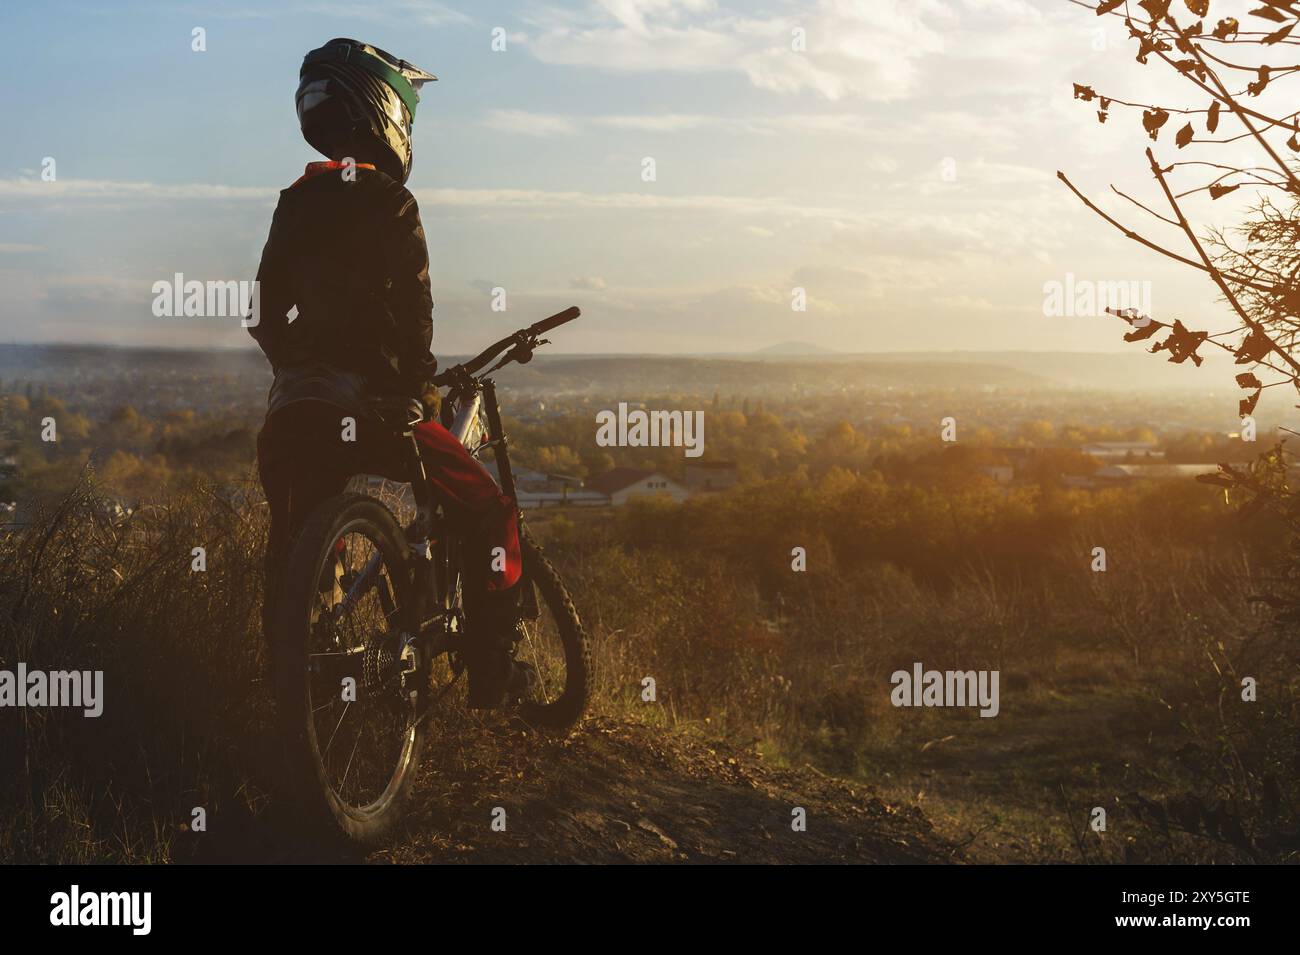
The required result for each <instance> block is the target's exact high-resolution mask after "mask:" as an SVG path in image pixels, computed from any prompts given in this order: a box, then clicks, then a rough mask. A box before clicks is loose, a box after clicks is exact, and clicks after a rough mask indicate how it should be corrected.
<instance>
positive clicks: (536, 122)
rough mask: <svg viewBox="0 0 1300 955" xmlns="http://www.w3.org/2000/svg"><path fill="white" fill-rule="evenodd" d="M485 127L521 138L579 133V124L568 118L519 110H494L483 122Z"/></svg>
mask: <svg viewBox="0 0 1300 955" xmlns="http://www.w3.org/2000/svg"><path fill="white" fill-rule="evenodd" d="M483 125H484V126H487V127H488V128H489V129H495V130H497V131H498V132H503V133H518V134H519V135H521V136H562V135H569V134H571V133H576V132H577V131H578V126H577V124H576V123H575V122H574V121H573V120H572V119H570V118H569V117H567V116H557V115H554V114H551V113H529V112H526V111H524V110H518V109H494V110H492V111H491V112H490V113H488V115H487V118H486V119H484V120H483Z"/></svg>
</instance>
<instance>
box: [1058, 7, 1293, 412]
mask: <svg viewBox="0 0 1300 955" xmlns="http://www.w3.org/2000/svg"><path fill="white" fill-rule="evenodd" d="M1073 2H1078V3H1079V5H1081V6H1086V7H1091V8H1092V9H1094V10H1095V11H1096V14H1097V16H1099V17H1115V18H1119V19H1120V20H1122V22H1123V23H1124V25H1125V27H1126V28H1127V30H1128V33H1129V37H1130V39H1132V40H1133V41H1134V43H1135V44H1136V46H1137V61H1138V62H1139V63H1141V64H1142V65H1143V66H1144V67H1150V68H1163V69H1164V70H1166V71H1167V72H1168V73H1169V74H1171V75H1173V76H1176V77H1178V78H1180V80H1181V81H1183V83H1184V88H1185V89H1186V90H1187V91H1188V92H1189V93H1190V94H1191V103H1190V105H1187V104H1173V103H1170V102H1165V103H1157V102H1151V101H1149V100H1147V98H1144V97H1141V96H1138V97H1133V96H1131V95H1129V94H1125V95H1123V96H1121V95H1120V91H1115V90H1110V89H1097V88H1095V87H1094V86H1091V85H1084V84H1081V83H1076V84H1074V97H1075V99H1076V100H1080V101H1082V102H1084V103H1088V104H1090V105H1092V106H1093V107H1094V108H1095V109H1096V115H1097V119H1098V121H1099V122H1101V123H1108V121H1109V120H1110V119H1111V117H1112V115H1114V114H1116V113H1128V114H1136V113H1140V121H1141V125H1142V129H1143V130H1144V131H1145V134H1146V136H1147V137H1148V138H1149V139H1150V140H1151V141H1152V143H1153V145H1151V146H1148V147H1147V148H1146V152H1145V163H1144V165H1145V168H1146V169H1147V171H1148V172H1149V173H1150V175H1151V177H1152V179H1153V180H1154V183H1155V188H1154V189H1153V190H1150V191H1151V193H1152V194H1151V195H1150V196H1147V197H1143V198H1138V197H1136V196H1132V195H1130V194H1129V193H1128V192H1125V191H1124V190H1121V189H1120V188H1118V187H1117V186H1114V185H1112V186H1111V189H1112V190H1113V191H1114V192H1115V194H1116V195H1118V196H1120V197H1121V198H1123V199H1125V200H1127V201H1128V202H1130V203H1131V204H1132V205H1133V206H1134V207H1135V208H1136V209H1138V210H1139V211H1140V212H1141V213H1143V214H1145V215H1146V216H1147V217H1148V222H1149V225H1148V228H1150V229H1151V230H1153V231H1152V235H1148V234H1145V233H1143V232H1141V231H1139V230H1137V229H1134V228H1131V227H1130V226H1128V225H1126V224H1124V223H1123V222H1121V221H1120V220H1119V219H1117V218H1115V217H1113V216H1111V215H1109V214H1108V213H1106V212H1105V211H1103V210H1102V209H1101V208H1100V207H1099V206H1098V205H1097V204H1096V203H1095V202H1094V201H1093V200H1091V199H1089V198H1088V197H1087V196H1086V195H1084V193H1083V192H1082V191H1080V190H1079V189H1078V188H1076V187H1075V185H1074V183H1073V182H1071V181H1070V179H1069V178H1068V177H1067V176H1066V175H1065V173H1063V172H1058V173H1057V176H1058V177H1059V178H1060V179H1061V181H1062V182H1064V183H1065V185H1066V186H1067V187H1068V188H1069V189H1070V190H1071V191H1072V192H1073V193H1074V194H1075V195H1076V196H1077V197H1078V198H1079V199H1080V200H1081V201H1082V202H1083V203H1084V204H1085V205H1086V206H1087V207H1088V208H1089V209H1091V210H1092V211H1093V212H1094V213H1096V214H1097V215H1099V216H1100V217H1101V218H1103V219H1104V220H1106V221H1107V222H1108V223H1110V224H1111V225H1113V226H1115V227H1116V228H1118V229H1120V230H1121V231H1122V232H1123V233H1124V234H1125V235H1126V236H1127V237H1128V238H1130V239H1132V240H1133V241H1135V242H1138V243H1140V244H1141V245H1143V246H1145V247H1146V248H1148V249H1149V250H1151V251H1153V252H1156V253H1159V254H1161V255H1165V256H1168V257H1169V258H1171V259H1174V260H1175V261H1178V262H1181V263H1182V264H1184V265H1185V266H1186V267H1187V268H1189V269H1193V270H1196V271H1198V272H1200V273H1202V274H1203V275H1204V276H1205V277H1207V278H1208V279H1209V280H1210V282H1211V283H1212V284H1213V286H1214V287H1215V288H1217V291H1218V294H1219V296H1220V297H1221V298H1222V300H1223V302H1224V303H1225V305H1226V306H1227V308H1226V309H1225V311H1224V315H1225V318H1224V321H1223V323H1222V324H1223V327H1222V328H1219V329H1216V330H1209V329H1206V330H1194V329H1190V328H1187V327H1186V326H1184V325H1183V323H1182V322H1181V321H1180V320H1178V319H1177V318H1176V317H1173V316H1168V317H1165V318H1162V319H1159V320H1158V319H1157V318H1155V317H1154V316H1150V315H1143V314H1139V313H1138V312H1137V310H1136V309H1134V308H1123V309H1111V308H1108V309H1107V310H1108V311H1110V312H1112V313H1113V314H1115V315H1117V316H1118V317H1119V318H1121V319H1122V320H1124V321H1125V322H1126V323H1127V324H1128V325H1129V326H1130V330H1129V331H1128V332H1127V334H1125V336H1124V338H1125V340H1126V341H1130V342H1146V341H1151V342H1152V346H1151V351H1152V352H1164V353H1167V354H1168V356H1169V361H1171V362H1177V363H1185V362H1187V361H1191V363H1192V364H1193V365H1197V366H1199V365H1200V364H1201V361H1202V355H1201V354H1200V349H1202V348H1203V347H1215V348H1221V349H1224V350H1226V351H1229V352H1231V353H1232V354H1233V355H1234V356H1235V357H1236V362H1237V364H1239V365H1245V366H1248V368H1247V369H1244V370H1243V371H1242V372H1241V373H1239V374H1238V375H1237V376H1236V381H1237V384H1238V385H1239V386H1240V387H1241V388H1242V389H1243V390H1244V391H1245V395H1244V396H1243V397H1242V398H1241V400H1240V402H1239V405H1238V410H1239V412H1240V414H1242V415H1248V414H1250V413H1252V412H1253V411H1254V409H1255V404H1256V402H1257V401H1258V400H1259V397H1260V394H1261V393H1262V391H1263V389H1264V388H1269V387H1274V386H1279V385H1280V386H1284V387H1285V386H1291V387H1293V388H1295V387H1297V382H1298V381H1300V360H1297V358H1296V357H1295V346H1296V336H1297V333H1300V317H1298V316H1300V248H1297V245H1296V240H1297V239H1300V178H1298V177H1297V164H1296V154H1297V153H1300V113H1297V112H1296V111H1294V110H1289V109H1288V107H1289V106H1290V104H1291V103H1293V102H1294V100H1295V89H1294V86H1293V84H1292V83H1290V82H1289V81H1291V80H1294V79H1295V78H1296V76H1297V73H1298V72H1300V67H1297V66H1296V65H1294V64H1293V63H1291V62H1289V59H1291V57H1290V56H1289V54H1291V53H1292V51H1293V50H1294V48H1295V47H1296V46H1300V37H1293V36H1292V33H1293V31H1294V30H1295V28H1296V26H1297V24H1300V8H1298V7H1297V4H1296V3H1295V2H1294V0H1261V5H1260V6H1259V7H1258V8H1257V9H1255V10H1252V11H1251V12H1250V14H1249V17H1250V19H1249V20H1248V21H1247V22H1246V24H1244V25H1243V24H1242V23H1241V22H1239V21H1238V20H1237V19H1236V18H1234V17H1223V18H1220V19H1218V20H1217V21H1214V22H1213V25H1211V21H1210V19H1207V17H1208V16H1209V14H1210V8H1211V6H1212V5H1213V3H1214V2H1216V0H1181V2H1180V3H1175V2H1174V0H1100V2H1097V3H1084V2H1082V0H1073ZM1279 60H1281V62H1278V61H1279ZM1153 86H1154V83H1153ZM1175 117H1176V118H1175ZM1110 125H1111V126H1114V125H1115V124H1113V123H1111V124H1110ZM1175 128H1176V131H1173V130H1175ZM1171 131H1172V132H1171ZM1162 136H1163V138H1162ZM1243 147H1245V148H1248V149H1249V150H1250V151H1251V157H1252V158H1251V160H1250V161H1249V162H1242V161H1240V159H1239V158H1238V156H1239V154H1240V152H1241V150H1242V149H1243ZM1228 149H1231V153H1229V154H1227V155H1225V152H1226V150H1228ZM1157 151H1158V152H1159V157H1158V156H1157ZM1185 151H1186V152H1185ZM1174 155H1181V156H1187V157H1188V158H1185V159H1174V158H1173V156H1174ZM1193 157H1195V158H1193ZM1242 190H1244V191H1242ZM1250 194H1253V198H1252V199H1249V200H1247V201H1246V203H1245V211H1244V213H1243V215H1242V221H1241V223H1240V225H1239V226H1238V227H1236V228H1234V229H1229V230H1222V229H1212V228H1200V229H1198V227H1197V225H1196V224H1195V221H1194V219H1195V218H1196V210H1197V209H1200V211H1201V212H1205V211H1206V210H1205V208H1204V204H1207V203H1214V202H1218V201H1219V200H1221V199H1223V198H1224V197H1226V196H1230V195H1234V199H1232V200H1229V202H1236V201H1240V200H1241V199H1242V197H1243V196H1247V195H1250ZM1198 203H1199V204H1200V205H1197V204H1198ZM1157 231H1159V232H1163V233H1167V236H1168V237H1165V236H1158V237H1153V236H1154V235H1155V232H1157ZM1175 244H1176V245H1177V246H1181V248H1176V247H1174V246H1175ZM1157 336H1161V337H1160V340H1158V341H1157V340H1156V339H1157ZM1260 375H1263V376H1264V377H1263V378H1261V377H1260Z"/></svg>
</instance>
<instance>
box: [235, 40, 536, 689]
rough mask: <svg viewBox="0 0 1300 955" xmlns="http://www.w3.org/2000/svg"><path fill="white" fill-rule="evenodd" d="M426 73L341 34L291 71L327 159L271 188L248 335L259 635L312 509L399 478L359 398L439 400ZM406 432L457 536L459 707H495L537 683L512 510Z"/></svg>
mask: <svg viewBox="0 0 1300 955" xmlns="http://www.w3.org/2000/svg"><path fill="white" fill-rule="evenodd" d="M434 79H436V77H434V76H433V75H432V74H430V73H426V72H424V71H423V70H421V69H418V68H416V67H414V66H412V65H411V64H410V63H407V62H406V61H405V60H400V59H397V58H395V57H393V56H391V55H390V54H388V53H386V52H385V51H383V50H381V49H379V48H377V47H374V46H371V45H369V44H365V43H359V42H357V41H356V40H350V39H335V40H331V41H330V42H328V43H326V44H325V45H324V46H322V47H320V48H319V49H316V50H313V51H311V52H310V53H308V54H307V56H306V58H305V59H304V60H303V65H302V69H301V71H300V72H299V85H298V91H297V97H296V98H297V110H298V120H299V123H300V125H301V128H302V133H303V136H304V137H305V138H306V140H307V142H308V143H309V144H310V145H311V146H312V147H313V148H315V149H316V150H317V151H319V152H320V153H322V154H323V155H325V156H326V157H328V161H325V162H313V163H309V164H308V166H307V169H306V171H305V172H304V174H303V175H302V176H301V177H300V178H299V179H298V180H297V181H296V182H294V183H293V185H291V186H289V188H287V189H285V190H283V191H281V193H280V200H279V203H278V205H277V206H276V210H275V215H274V218H273V219H272V222H271V229H270V234H269V236H268V238H267V241H266V246H265V247H264V249H263V251H262V261H261V266H260V268H259V269H258V274H257V280H258V283H259V284H258V286H257V288H258V300H257V301H258V307H257V313H256V316H255V320H254V321H252V322H250V325H251V326H252V327H250V329H249V331H250V334H252V336H253V338H254V339H256V340H257V343H258V345H259V346H261V348H262V351H263V352H264V353H265V354H266V357H267V359H268V360H269V361H270V363H271V367H272V370H273V371H274V374H275V380H274V383H273V384H272V386H271V391H270V395H269V398H268V409H267V415H266V421H265V423H264V425H263V427H262V430H261V432H260V433H259V435H258V439H257V461H258V474H259V477H260V478H261V482H262V487H263V489H264V490H265V492H266V497H267V501H268V503H269V506H270V520H271V529H270V540H269V541H268V545H267V555H266V558H267V562H266V599H265V602H264V610H263V626H264V629H265V630H266V632H267V635H268V638H269V635H270V625H271V622H272V621H273V619H274V616H273V614H274V608H273V600H274V597H275V595H276V594H277V593H278V590H277V588H278V580H279V574H280V571H281V569H282V568H283V567H284V566H285V564H286V563H287V561H288V557H289V550H290V546H291V544H292V541H293V539H294V537H295V535H296V534H297V532H298V531H299V530H300V529H301V527H302V525H303V523H304V522H305V521H306V519H307V518H308V516H309V515H310V514H311V512H312V511H313V509H315V508H316V507H317V506H318V505H319V504H320V503H321V502H322V501H324V500H326V499H327V498H329V497H331V496H333V495H335V494H338V493H340V492H341V491H342V490H343V488H344V485H345V484H346V482H347V480H348V478H350V477H351V476H352V475H354V474H359V473H367V474H379V475H383V476H386V477H390V478H395V479H402V478H403V477H405V475H404V474H403V473H402V469H401V467H400V465H399V464H398V462H399V461H400V460H401V458H400V454H401V451H402V445H401V442H402V441H403V440H405V439H403V438H401V437H400V436H399V435H397V434H395V433H394V432H393V431H392V430H391V429H389V428H388V427H386V426H384V425H383V424H382V423H380V422H378V421H376V420H373V419H372V418H371V417H369V416H368V415H367V412H366V406H365V403H364V402H365V399H366V398H367V397H370V396H381V395H382V396H405V397H408V398H409V397H422V398H423V399H424V400H425V402H426V405H428V404H431V403H433V402H436V392H434V391H433V390H432V389H431V387H430V379H431V378H432V377H433V375H434V373H435V371H436V369H437V361H436V359H434V357H433V355H432V354H430V351H429V349H430V345H431V344H432V339H433V298H432V294H431V292H430V288H429V253H428V249H427V247H426V244H425V237H424V229H423V227H422V225H421V223H420V214H419V210H418V209H417V207H416V203H415V198H414V197H413V196H412V195H411V193H410V192H409V191H408V190H407V189H406V186H405V183H406V180H407V177H408V176H409V175H410V172H411V160H412V143H411V127H412V123H413V121H414V118H415V107H416V104H417V103H418V102H419V94H418V92H417V91H418V89H419V88H420V87H421V86H422V85H423V84H424V83H426V82H429V81H432V80H434ZM294 309H296V313H294V314H292V315H291V313H293V312H294ZM346 418H351V419H352V421H353V422H354V425H353V426H352V427H351V428H349V427H348V423H347V422H346V421H345V419H346ZM415 436H416V440H417V442H418V444H419V447H420V453H421V457H422V459H423V460H424V464H425V469H426V471H427V473H428V477H429V481H430V483H431V484H432V486H433V491H434V496H435V499H436V500H437V501H438V502H439V503H440V504H441V505H442V507H443V510H444V512H445V513H446V514H447V516H448V518H449V520H450V522H451V524H452V526H453V528H454V530H455V531H456V532H457V533H458V534H459V535H460V536H461V538H462V540H463V547H464V550H465V555H466V560H465V576H466V579H465V605H466V613H467V616H468V624H469V626H468V635H469V637H470V638H471V639H470V646H469V647H467V652H466V657H467V661H466V662H467V663H468V666H469V696H470V700H469V703H470V705H471V706H473V707H476V708H492V707H496V706H500V705H502V704H504V703H506V702H507V701H508V700H510V699H512V698H518V697H519V696H522V695H523V694H524V693H526V691H527V689H528V688H529V686H530V685H531V684H532V682H533V679H534V675H533V673H532V671H531V668H530V667H529V666H528V665H527V664H525V663H523V662H522V661H516V660H515V659H514V651H515V647H516V645H517V642H518V639H519V636H520V632H521V631H520V623H519V618H520V612H519V591H520V589H521V588H520V585H519V580H520V556H519V534H518V519H517V510H516V504H515V502H514V501H513V500H511V499H509V498H507V497H506V496H505V495H504V494H502V493H501V491H500V489H499V488H498V487H497V485H496V482H495V481H494V480H493V479H492V477H491V475H490V474H489V473H488V472H487V471H486V470H485V469H484V468H483V467H482V466H481V465H480V464H479V463H478V462H477V461H476V460H475V459H474V458H473V457H472V456H471V455H470V454H469V453H468V452H467V451H466V450H465V448H464V447H462V446H461V444H460V442H459V441H457V440H456V438H455V437H454V436H453V435H452V434H451V433H450V432H448V431H447V430H446V429H445V428H443V427H442V426H441V425H439V424H437V423H435V422H432V421H426V422H424V423H422V424H420V425H417V426H416V428H415ZM497 548H501V549H502V550H497ZM502 551H504V560H502V559H501V558H502Z"/></svg>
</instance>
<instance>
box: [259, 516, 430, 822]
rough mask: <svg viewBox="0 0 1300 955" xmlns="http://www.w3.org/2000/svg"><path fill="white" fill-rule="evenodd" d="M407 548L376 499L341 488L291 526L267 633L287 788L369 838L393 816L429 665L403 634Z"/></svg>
mask: <svg viewBox="0 0 1300 955" xmlns="http://www.w3.org/2000/svg"><path fill="white" fill-rule="evenodd" d="M413 587H414V585H413V582H412V580H411V577H410V572H409V569H408V562H407V548H406V543H405V540H404V537H403V535H402V532H401V529H400V528H399V527H398V524H397V521H396V519H394V517H393V515H392V513H391V512H390V511H389V510H388V509H387V508H386V507H384V505H383V504H381V503H380V502H378V501H376V500H375V499H373V498H371V497H367V496H365V495H361V494H342V495H339V496H338V497H335V498H332V499H330V500H329V501H327V502H325V503H324V504H322V505H321V507H320V508H318V509H317V511H316V512H315V513H314V514H313V515H312V516H311V518H310V519H309V520H308V522H307V524H306V526H305V527H304V528H303V530H302V532H301V533H300V534H299V536H298V538H297V540H296V542H295V544H294V547H293V552H292V556H291V557H290V560H289V564H288V567H287V569H286V573H285V576H284V585H283V588H282V591H281V598H280V600H279V602H278V606H277V611H276V626H275V630H274V633H273V647H272V651H273V654H274V684H275V695H276V710H277V719H278V722H279V726H280V731H281V733H282V736H283V738H284V742H285V746H286V756H287V760H288V765H287V767H286V768H287V770H288V773H289V779H288V784H289V790H290V795H291V796H292V797H293V798H294V799H295V801H296V802H297V803H298V804H299V805H300V806H301V808H302V809H303V810H304V811H305V812H307V813H308V814H309V815H310V816H311V817H312V818H313V819H314V820H315V821H319V822H322V823H325V824H327V825H329V826H331V827H332V828H334V829H335V830H336V831H337V832H338V833H339V834H341V835H342V836H343V837H344V838H345V839H347V840H348V841H351V842H354V843H358V844H363V845H370V844H373V843H374V842H376V841H378V840H380V839H381V838H382V837H383V836H384V835H386V834H387V833H388V832H389V830H390V829H391V828H392V826H393V824H394V823H395V822H396V821H397V820H398V818H399V817H400V815H401V810H402V804H403V803H404V801H405V800H406V798H407V797H408V796H409V794H410V789H411V785H412V783H413V781H414V775H415V769H416V766H417V764H418V761H419V756H420V749H421V746H422V743H423V739H424V733H423V728H422V727H421V725H420V724H419V722H418V720H417V715H418V714H419V712H420V710H421V707H422V704H423V700H424V696H425V694H426V692H427V683H428V674H427V666H426V663H425V661H423V660H421V659H420V657H419V651H418V648H417V645H416V644H415V643H413V642H411V641H410V639H409V635H410V634H411V632H412V620H411V618H412V615H413V613H414V607H415V604H414V590H413Z"/></svg>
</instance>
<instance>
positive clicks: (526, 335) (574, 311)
mask: <svg viewBox="0 0 1300 955" xmlns="http://www.w3.org/2000/svg"><path fill="white" fill-rule="evenodd" d="M581 314H582V311H581V310H580V309H579V308H578V306H576V305H571V306H570V307H568V308H566V309H565V310H564V311H562V312H556V313H555V314H554V315H552V316H550V317H549V318H544V319H542V320H541V321H540V322H534V323H533V324H532V325H529V326H528V327H527V328H521V329H520V330H519V331H517V332H515V333H514V334H513V335H510V336H508V337H506V338H503V339H501V340H500V341H499V342H496V343H495V344H493V345H489V346H488V347H487V348H485V349H483V351H481V352H479V353H478V354H477V355H475V356H474V357H473V358H471V359H470V360H469V361H467V362H465V363H463V364H460V365H453V366H452V367H451V368H448V369H447V370H446V371H444V372H441V373H440V374H438V375H436V376H435V377H434V379H433V384H434V385H435V386H438V385H445V384H448V383H449V382H451V381H452V379H453V378H454V377H455V375H456V373H457V372H458V371H460V372H463V373H465V374H467V375H472V374H474V373H475V372H477V371H479V370H480V369H481V368H483V366H485V365H486V364H487V363H488V362H490V361H491V360H492V359H493V358H496V357H497V355H499V354H501V353H502V352H503V351H505V350H506V349H507V348H509V347H510V346H512V345H519V344H524V343H527V342H531V341H532V340H534V339H536V338H537V337H538V336H539V335H544V334H545V333H546V332H549V331H550V330H551V329H552V328H558V327H559V326H561V325H564V324H566V323H568V322H571V321H573V320H574V319H575V318H577V317H578V316H579V315H581Z"/></svg>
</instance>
